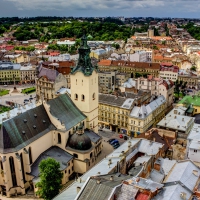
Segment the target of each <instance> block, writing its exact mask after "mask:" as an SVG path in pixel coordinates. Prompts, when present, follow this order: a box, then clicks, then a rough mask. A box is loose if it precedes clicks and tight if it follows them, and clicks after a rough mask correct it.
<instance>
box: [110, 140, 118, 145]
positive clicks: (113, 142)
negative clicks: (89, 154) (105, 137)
mask: <svg viewBox="0 0 200 200" xmlns="http://www.w3.org/2000/svg"><path fill="white" fill-rule="evenodd" d="M115 143H119V141H118V140H116V139H115V140H113V141H112V142H110V144H111V145H113V144H115Z"/></svg>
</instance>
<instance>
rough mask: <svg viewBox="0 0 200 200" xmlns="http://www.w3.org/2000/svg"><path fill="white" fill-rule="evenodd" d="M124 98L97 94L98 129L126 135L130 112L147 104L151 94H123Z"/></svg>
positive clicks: (143, 92)
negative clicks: (135, 107)
mask: <svg viewBox="0 0 200 200" xmlns="http://www.w3.org/2000/svg"><path fill="white" fill-rule="evenodd" d="M123 95H124V96H119V95H118V94H116V95H110V94H99V129H102V128H107V129H110V130H112V131H114V132H121V133H128V131H129V127H128V123H129V117H130V113H131V110H132V109H133V107H134V106H136V105H141V104H143V103H147V102H149V100H150V97H151V93H150V92H147V91H140V93H138V94H136V93H128V92H127V93H126V94H125V93H124V94H123Z"/></svg>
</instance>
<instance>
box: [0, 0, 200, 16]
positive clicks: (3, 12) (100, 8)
mask: <svg viewBox="0 0 200 200" xmlns="http://www.w3.org/2000/svg"><path fill="white" fill-rule="evenodd" d="M199 10H200V0H166V1H163V0H0V17H11V16H18V17H31V16H74V17H79V16H80V17H81V16H82V17H90V16H91V17H97V16H125V17H185V18H200V15H199Z"/></svg>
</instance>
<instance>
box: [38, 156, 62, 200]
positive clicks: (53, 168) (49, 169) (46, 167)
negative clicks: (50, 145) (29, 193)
mask: <svg viewBox="0 0 200 200" xmlns="http://www.w3.org/2000/svg"><path fill="white" fill-rule="evenodd" d="M39 170H40V182H38V183H37V185H36V186H37V187H38V191H37V194H38V195H39V196H40V197H42V198H44V199H45V200H51V199H53V198H54V197H55V196H56V195H57V194H58V193H59V191H60V189H61V183H62V176H63V174H62V173H61V171H60V163H59V162H57V161H56V160H54V159H53V158H47V159H45V160H42V161H41V162H40V164H39Z"/></svg>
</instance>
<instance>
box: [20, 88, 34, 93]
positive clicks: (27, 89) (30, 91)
mask: <svg viewBox="0 0 200 200" xmlns="http://www.w3.org/2000/svg"><path fill="white" fill-rule="evenodd" d="M35 90H36V89H35V87H30V88H26V89H23V90H22V93H23V94H30V93H33V92H35Z"/></svg>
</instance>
